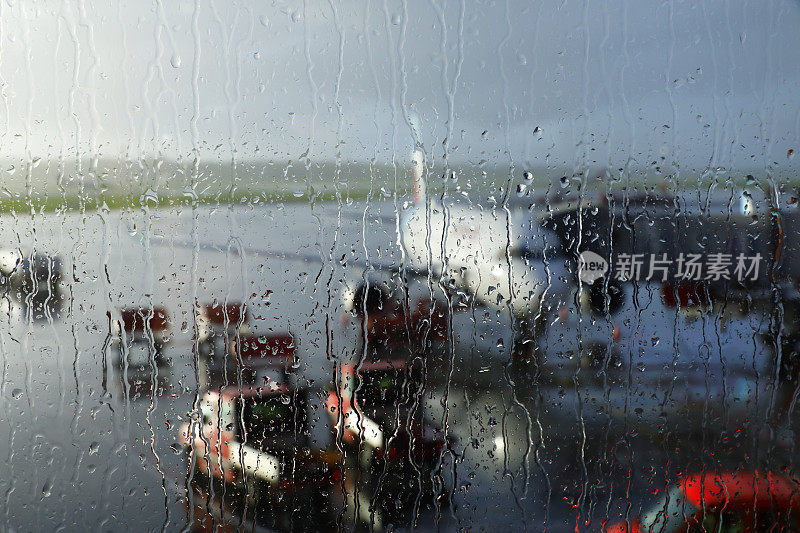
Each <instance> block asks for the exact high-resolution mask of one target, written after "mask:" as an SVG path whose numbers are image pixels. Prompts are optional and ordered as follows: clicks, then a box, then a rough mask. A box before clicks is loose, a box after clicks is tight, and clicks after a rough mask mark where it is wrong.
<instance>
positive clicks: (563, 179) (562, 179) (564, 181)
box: [559, 176, 569, 189]
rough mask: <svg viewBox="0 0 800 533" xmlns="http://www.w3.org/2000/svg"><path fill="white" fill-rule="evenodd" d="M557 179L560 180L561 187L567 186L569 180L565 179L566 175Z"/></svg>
mask: <svg viewBox="0 0 800 533" xmlns="http://www.w3.org/2000/svg"><path fill="white" fill-rule="evenodd" d="M559 181H560V182H561V188H562V189H566V188H567V186H569V180H568V179H567V177H566V176H561V179H560V180H559Z"/></svg>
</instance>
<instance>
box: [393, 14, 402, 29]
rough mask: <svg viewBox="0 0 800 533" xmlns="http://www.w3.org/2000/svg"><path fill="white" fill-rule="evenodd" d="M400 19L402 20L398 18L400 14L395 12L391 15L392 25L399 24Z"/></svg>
mask: <svg viewBox="0 0 800 533" xmlns="http://www.w3.org/2000/svg"><path fill="white" fill-rule="evenodd" d="M401 20H402V19H401V18H400V15H398V14H397V13H395V14H394V15H392V24H393V25H395V26H398V25H400V21H401Z"/></svg>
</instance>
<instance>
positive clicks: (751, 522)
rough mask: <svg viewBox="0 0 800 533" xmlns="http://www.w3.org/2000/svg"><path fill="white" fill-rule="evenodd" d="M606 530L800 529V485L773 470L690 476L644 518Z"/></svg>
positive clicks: (751, 532)
mask: <svg viewBox="0 0 800 533" xmlns="http://www.w3.org/2000/svg"><path fill="white" fill-rule="evenodd" d="M605 531H606V532H607V533H651V532H659V533H677V532H681V533H693V532H701V531H702V532H705V531H714V532H720V533H729V532H730V533H732V532H736V533H759V532H762V531H763V532H774V533H778V532H786V533H789V532H796V531H800V485H798V483H797V482H796V481H794V480H792V479H789V478H788V477H785V476H782V475H780V474H775V473H771V472H758V471H755V472H744V471H743V472H721V473H713V472H708V473H700V474H694V475H690V476H687V477H685V478H683V479H682V480H680V481H679V482H678V483H677V484H676V485H674V486H673V487H672V488H670V489H668V490H667V491H666V492H665V494H664V496H663V497H662V498H661V499H660V500H659V501H658V503H656V504H654V505H653V506H652V507H651V508H650V510H649V511H647V512H646V513H644V514H643V515H642V516H641V517H639V518H632V519H629V520H626V521H623V522H619V523H617V524H615V525H613V526H611V527H608V528H607V529H606V530H605Z"/></svg>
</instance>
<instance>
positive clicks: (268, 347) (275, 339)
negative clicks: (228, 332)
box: [230, 332, 298, 386]
mask: <svg viewBox="0 0 800 533" xmlns="http://www.w3.org/2000/svg"><path fill="white" fill-rule="evenodd" d="M230 362H231V363H233V364H234V365H238V367H239V370H241V380H242V383H245V384H252V385H255V386H270V385H272V384H282V385H291V386H294V385H296V381H297V379H296V375H295V372H294V370H295V369H296V368H297V362H298V360H297V344H296V342H295V338H294V336H293V335H292V334H291V333H288V332H286V333H271V334H268V335H239V336H237V337H236V338H233V339H231V341H230Z"/></svg>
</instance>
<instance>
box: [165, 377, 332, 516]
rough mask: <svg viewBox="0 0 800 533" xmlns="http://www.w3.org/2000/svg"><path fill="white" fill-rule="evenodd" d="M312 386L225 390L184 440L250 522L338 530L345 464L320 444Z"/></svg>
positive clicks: (206, 401) (205, 405)
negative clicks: (339, 487) (317, 442)
mask: <svg viewBox="0 0 800 533" xmlns="http://www.w3.org/2000/svg"><path fill="white" fill-rule="evenodd" d="M310 397H311V392H310V390H309V389H308V388H290V387H288V386H286V385H273V386H270V387H241V388H240V387H226V388H223V389H221V390H220V391H209V392H207V393H205V394H204V396H203V398H202V400H201V404H200V405H201V412H202V420H197V421H195V422H192V423H187V424H184V425H183V426H181V428H180V433H179V436H178V439H179V442H181V443H182V444H183V445H184V446H185V447H186V449H187V452H188V453H189V456H190V461H191V464H192V465H194V467H195V468H196V469H197V471H199V472H200V473H202V474H203V475H205V476H206V477H207V478H208V481H209V482H210V483H215V482H216V483H222V484H224V485H225V487H226V489H225V490H226V494H228V495H229V496H228V497H227V498H229V499H230V501H233V502H236V503H235V505H237V508H239V509H241V510H242V511H241V512H242V513H243V514H242V516H243V518H245V519H248V518H249V519H252V520H253V521H254V523H257V524H259V525H261V526H265V527H270V528H277V529H281V530H311V531H318V530H325V529H332V528H333V527H334V526H335V518H336V510H337V508H338V507H337V505H338V504H337V503H336V494H337V483H338V482H339V481H340V480H341V470H340V468H339V462H340V458H339V455H338V454H337V453H336V452H335V451H331V450H329V449H319V448H316V447H314V446H313V442H312V439H311V436H310V435H311V428H310V413H309V402H310Z"/></svg>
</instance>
